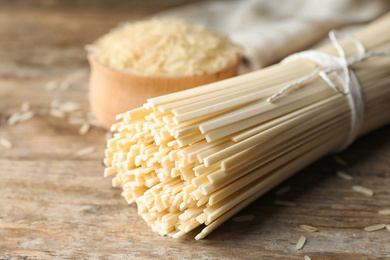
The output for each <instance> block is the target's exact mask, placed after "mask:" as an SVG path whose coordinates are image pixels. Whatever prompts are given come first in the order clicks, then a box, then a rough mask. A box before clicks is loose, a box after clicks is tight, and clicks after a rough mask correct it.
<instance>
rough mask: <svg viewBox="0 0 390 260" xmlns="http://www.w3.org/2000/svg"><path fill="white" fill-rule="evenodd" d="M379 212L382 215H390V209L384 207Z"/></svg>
mask: <svg viewBox="0 0 390 260" xmlns="http://www.w3.org/2000/svg"><path fill="white" fill-rule="evenodd" d="M378 213H379V214H381V215H390V209H382V210H380V211H379V212H378Z"/></svg>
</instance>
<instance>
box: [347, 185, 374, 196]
mask: <svg viewBox="0 0 390 260" xmlns="http://www.w3.org/2000/svg"><path fill="white" fill-rule="evenodd" d="M352 190H354V191H357V192H360V193H363V194H364V195H367V196H374V191H372V190H370V189H368V188H366V187H363V186H359V185H355V186H352Z"/></svg>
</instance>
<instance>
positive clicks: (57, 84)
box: [45, 80, 59, 91]
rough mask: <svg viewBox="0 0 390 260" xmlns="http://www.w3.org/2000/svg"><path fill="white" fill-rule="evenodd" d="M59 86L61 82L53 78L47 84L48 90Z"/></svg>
mask: <svg viewBox="0 0 390 260" xmlns="http://www.w3.org/2000/svg"><path fill="white" fill-rule="evenodd" d="M58 87H59V82H58V81H57V80H53V81H50V82H48V83H46V84H45V90H46V91H52V90H54V89H56V88H58Z"/></svg>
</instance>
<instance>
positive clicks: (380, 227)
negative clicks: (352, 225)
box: [364, 224, 386, 232]
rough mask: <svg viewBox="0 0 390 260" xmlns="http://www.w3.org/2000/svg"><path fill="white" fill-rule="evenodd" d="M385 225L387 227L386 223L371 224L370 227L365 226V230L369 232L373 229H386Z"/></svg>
mask: <svg viewBox="0 0 390 260" xmlns="http://www.w3.org/2000/svg"><path fill="white" fill-rule="evenodd" d="M385 227H386V224H377V225H372V226H369V227H365V228H364V230H365V231H368V232H372V231H377V230H381V229H384V228H385Z"/></svg>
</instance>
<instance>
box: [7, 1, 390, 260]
mask: <svg viewBox="0 0 390 260" xmlns="http://www.w3.org/2000/svg"><path fill="white" fill-rule="evenodd" d="M95 2H96V4H94V5H90V1H86V0H83V1H28V2H26V1H4V0H3V1H1V2H0V38H1V39H4V40H2V41H0V114H1V115H2V116H0V137H1V138H6V139H8V140H10V141H11V142H12V144H13V147H12V148H11V149H5V148H3V147H0V191H1V192H0V259H20V258H25V259H53V258H61V259H63V258H65V259H73V258H75V259H80V258H97V259H303V256H304V255H308V256H310V257H311V258H312V259H313V260H314V259H377V258H386V257H387V258H389V257H390V248H389V246H388V245H389V243H390V233H389V232H388V230H386V229H384V230H380V231H376V232H366V231H364V227H367V226H370V225H373V224H378V223H390V216H384V215H380V214H378V211H379V210H381V209H386V208H389V201H390V192H389V188H388V187H389V186H390V136H389V135H388V133H389V131H390V126H387V127H384V128H382V129H380V130H378V131H376V132H374V133H372V134H370V135H368V136H366V137H364V138H362V139H360V140H358V141H357V142H356V143H355V144H354V145H352V146H351V147H350V148H348V149H347V150H346V151H344V152H342V153H341V154H340V155H339V156H340V157H341V158H343V159H344V160H345V161H346V162H347V163H348V166H342V165H340V164H339V163H337V162H336V161H334V160H333V159H332V156H328V157H326V158H324V159H322V160H320V161H318V162H316V163H315V164H313V165H311V166H310V167H308V168H306V169H305V170H303V171H301V172H300V173H298V174H297V175H295V176H294V177H293V178H291V179H289V180H288V181H286V182H285V183H283V184H282V185H280V186H279V187H278V188H277V189H279V188H281V187H283V186H285V185H290V186H291V190H290V191H288V192H287V193H285V194H283V195H280V196H278V195H275V191H276V190H277V189H275V190H273V191H271V192H269V193H268V194H267V195H266V196H264V197H262V198H260V199H259V200H257V201H256V202H254V203H252V204H251V205H250V206H249V207H247V208H246V209H245V210H243V211H242V212H240V213H239V214H238V216H245V215H253V216H254V218H253V219H252V220H250V221H245V222H235V221H233V220H229V221H228V222H227V223H225V224H224V225H223V226H221V227H220V228H219V229H217V230H216V231H215V232H214V233H212V234H211V235H210V236H208V237H207V238H206V239H204V240H201V241H195V240H194V239H193V237H194V236H195V235H196V234H197V232H198V231H199V229H197V230H195V231H193V232H191V233H190V234H188V235H187V236H184V237H183V238H181V239H178V240H173V239H169V238H166V237H160V236H158V235H157V234H155V233H153V232H152V231H151V229H150V228H148V227H147V226H146V225H145V223H144V221H143V220H142V219H141V218H140V217H139V216H138V215H137V209H136V207H135V206H134V205H127V204H126V202H125V201H124V199H122V198H121V196H120V190H119V189H114V188H111V181H110V179H105V178H103V177H102V175H103V165H102V158H103V150H104V146H105V144H104V135H105V132H106V131H105V130H103V129H101V128H97V127H93V128H92V129H91V130H90V131H89V132H88V133H87V134H86V135H85V136H80V135H79V134H78V129H79V126H75V125H70V124H68V123H67V121H66V120H64V119H58V118H55V117H52V116H49V115H48V114H47V112H48V109H49V106H50V102H51V101H52V100H53V99H56V98H59V99H60V100H61V101H73V102H77V103H79V104H80V105H81V110H82V111H84V112H85V113H87V112H88V111H89V108H88V98H87V87H88V86H87V81H88V73H89V72H88V71H89V70H88V64H87V62H86V59H85V51H84V45H85V44H88V43H90V42H92V41H93V40H94V39H96V38H97V37H98V36H99V35H101V34H103V33H105V32H106V31H107V30H109V28H111V27H113V26H115V25H116V24H117V23H119V22H120V21H123V20H127V19H139V18H141V17H145V16H146V15H150V14H153V12H156V11H158V10H162V9H165V8H168V7H172V6H175V5H177V4H178V3H179V1H176V0H164V1H157V2H155V1H151V0H147V1H135V2H134V1H131V2H124V1H123V2H122V1H115V2H109V1H103V0H99V1H94V3H95ZM109 3H110V4H109ZM75 73H76V74H77V73H78V75H79V76H78V78H77V79H76V80H74V81H72V82H71V84H70V87H69V89H68V90H61V89H57V90H53V91H46V90H45V85H46V83H47V82H50V81H53V80H55V81H57V82H63V81H64V80H65V81H66V80H67V78H68V77H69V75H74V74H75ZM26 100H28V101H30V102H31V104H32V107H33V109H34V110H36V111H37V113H38V115H37V116H35V117H34V118H33V119H31V120H29V121H26V122H23V123H19V124H16V125H13V126H9V125H6V124H4V122H5V120H2V119H1V118H4V117H5V115H10V114H12V113H14V112H16V111H18V110H19V108H20V105H21V104H22V102H24V101H26ZM90 146H94V147H95V151H94V152H92V153H91V154H87V155H85V156H81V157H75V156H74V154H75V153H76V152H77V151H79V150H80V149H83V148H85V147H90ZM337 170H343V171H345V172H347V173H348V174H350V175H351V176H353V178H354V179H353V180H352V181H346V180H343V179H340V178H338V177H337V176H336V175H335V172H336V171H337ZM353 185H361V186H365V187H368V188H370V189H372V190H374V192H375V195H374V196H373V197H368V196H365V195H363V194H360V193H357V192H355V191H353V190H352V188H351V187H352V186H353ZM275 200H285V201H290V202H293V203H295V204H296V206H295V207H283V206H279V205H275V203H274V202H275ZM301 224H307V225H312V226H315V227H317V228H318V229H319V232H315V233H309V232H307V231H304V230H302V229H301V228H300V227H299V225H301ZM302 235H304V236H305V237H306V238H307V243H306V244H305V246H304V248H303V249H302V250H299V251H297V250H296V249H295V244H296V243H297V241H298V239H299V237H300V236H302Z"/></svg>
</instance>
